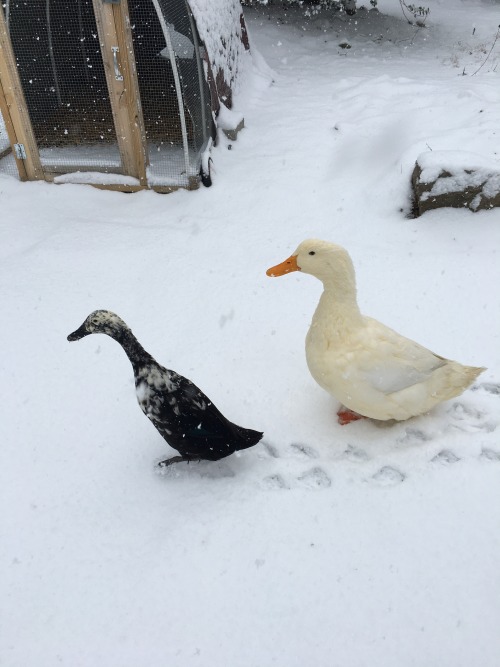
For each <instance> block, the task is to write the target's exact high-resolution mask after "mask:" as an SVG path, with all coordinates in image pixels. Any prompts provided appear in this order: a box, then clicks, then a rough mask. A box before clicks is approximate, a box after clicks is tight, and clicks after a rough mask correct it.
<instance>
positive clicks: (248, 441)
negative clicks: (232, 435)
mask: <svg viewBox="0 0 500 667" xmlns="http://www.w3.org/2000/svg"><path fill="white" fill-rule="evenodd" d="M233 426H234V429H235V431H236V432H237V434H238V436H239V442H238V447H237V449H238V450H240V449H247V448H248V447H253V446H254V445H256V444H257V443H258V442H259V441H260V440H261V438H262V436H263V435H264V434H263V433H261V432H260V431H253V430H252V429H251V428H243V427H242V426H237V425H236V424H233Z"/></svg>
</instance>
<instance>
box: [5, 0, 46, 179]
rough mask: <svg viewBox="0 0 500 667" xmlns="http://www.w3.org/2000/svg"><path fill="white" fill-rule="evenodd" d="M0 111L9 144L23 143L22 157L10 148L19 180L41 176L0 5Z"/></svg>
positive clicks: (39, 163) (34, 143)
mask: <svg viewBox="0 0 500 667" xmlns="http://www.w3.org/2000/svg"><path fill="white" fill-rule="evenodd" d="M0 111H1V112H2V117H3V119H4V121H5V127H6V130H7V134H8V136H9V141H10V144H11V146H12V147H14V146H16V145H19V144H20V145H22V146H24V152H25V157H24V158H21V157H19V156H18V155H17V154H16V153H15V152H14V157H15V160H16V165H17V170H18V172H19V178H20V179H21V181H27V180H30V181H36V180H43V179H44V178H45V176H44V173H43V168H42V164H41V162H40V155H39V153H38V148H37V145H36V140H35V135H34V134H33V129H32V127H31V121H30V118H29V114H28V108H27V106H26V100H25V99H24V93H23V89H22V86H21V81H20V78H19V74H18V72H17V66H16V59H15V57H14V52H13V50H12V44H11V43H10V37H9V31H8V29H7V24H6V22H5V18H4V15H3V11H2V8H1V7H0Z"/></svg>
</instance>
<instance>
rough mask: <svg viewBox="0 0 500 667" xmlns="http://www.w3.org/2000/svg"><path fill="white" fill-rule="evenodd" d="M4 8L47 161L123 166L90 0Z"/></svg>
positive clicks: (64, 166)
mask: <svg viewBox="0 0 500 667" xmlns="http://www.w3.org/2000/svg"><path fill="white" fill-rule="evenodd" d="M5 15H6V22H7V27H8V31H9V34H10V39H11V43H12V47H13V51H14V56H15V59H16V64H17V71H18V74H19V78H20V80H21V86H22V89H23V93H24V97H25V99H26V105H27V108H28V113H29V116H30V119H31V124H32V127H33V133H34V135H35V139H36V142H37V145H38V148H39V151H40V159H41V162H42V165H43V166H44V169H45V168H46V169H47V170H48V171H53V172H67V171H73V170H76V169H80V170H82V169H83V170H85V169H86V170H97V171H99V170H102V171H120V168H121V159H120V153H119V150H118V144H117V140H116V132H115V127H114V122H113V114H112V111H111V104H110V101H109V93H108V87H107V84H106V76H105V73H104V65H103V61H102V56H101V49H100V45H99V37H98V34H97V26H96V21H95V16H94V10H93V6H92V0H77V1H76V2H75V1H74V0H73V1H71V0H30V2H29V3H28V2H12V0H11V2H10V3H8V4H7V5H6V6H5Z"/></svg>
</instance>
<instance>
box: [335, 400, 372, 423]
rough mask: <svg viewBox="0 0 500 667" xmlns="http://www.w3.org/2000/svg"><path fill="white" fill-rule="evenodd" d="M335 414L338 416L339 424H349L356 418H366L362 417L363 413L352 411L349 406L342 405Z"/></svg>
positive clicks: (356, 419)
mask: <svg viewBox="0 0 500 667" xmlns="http://www.w3.org/2000/svg"><path fill="white" fill-rule="evenodd" d="M337 416H338V418H339V424H340V425H341V426H345V425H346V424H350V423H351V422H355V421H358V419H366V417H363V415H358V413H357V412H353V411H352V410H349V408H346V407H345V406H343V405H341V406H340V408H339V410H338V412H337Z"/></svg>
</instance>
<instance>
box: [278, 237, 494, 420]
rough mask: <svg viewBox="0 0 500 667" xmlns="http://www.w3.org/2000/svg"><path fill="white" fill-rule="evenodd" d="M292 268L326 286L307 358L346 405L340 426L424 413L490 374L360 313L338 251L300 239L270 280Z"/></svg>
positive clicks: (350, 270)
mask: <svg viewBox="0 0 500 667" xmlns="http://www.w3.org/2000/svg"><path fill="white" fill-rule="evenodd" d="M291 271H303V272H304V273H310V274H311V275H313V276H316V278H318V279H319V280H321V281H322V283H323V286H324V292H323V294H322V295H321V299H320V301H319V304H318V307H317V308H316V312H315V313H314V316H313V319H312V323H311V327H310V329H309V333H308V334H307V338H306V358H307V365H308V366H309V370H310V371H311V374H312V376H313V378H314V379H315V380H316V382H317V383H318V384H319V385H320V386H321V387H323V389H326V391H328V392H329V393H330V394H332V395H333V396H335V398H337V400H339V401H340V402H341V403H342V406H341V408H340V410H339V412H338V416H339V423H340V424H348V423H349V422H351V421H354V420H356V419H360V418H362V417H370V418H372V419H380V420H388V419H397V420H404V419H409V418H410V417H414V416H416V415H420V414H423V413H425V412H428V411H429V410H430V409H431V408H433V407H434V406H435V405H437V404H438V403H441V402H442V401H446V400H448V399H450V398H453V397H454V396H458V395H459V394H461V393H462V392H463V391H464V389H466V388H467V387H468V386H469V385H470V384H471V383H472V382H473V381H474V379H475V378H476V377H477V376H478V375H479V374H480V373H482V371H484V370H486V369H485V368H474V367H472V366H462V365H461V364H459V363H458V362H456V361H450V360H449V359H445V358H444V357H440V356H439V355H437V354H434V353H433V352H431V351H430V350H427V349H426V348H425V347H422V346H421V345H419V344H418V343H415V342H414V341H412V340H409V339H408V338H405V337H404V336H401V335H400V334H398V333H396V332H395V331H393V330H392V329H389V327H386V326H385V325H383V324H382V323H380V322H378V321H377V320H374V319H372V318H371V317H366V316H364V315H362V314H361V312H360V310H359V307H358V303H357V300H356V277H355V273H354V266H353V263H352V261H351V258H350V257H349V254H348V253H347V251H346V250H345V249H344V248H342V247H341V246H338V245H335V244H333V243H327V242H326V241H319V240H316V239H311V240H307V241H303V242H302V243H301V244H300V245H299V247H298V248H297V250H296V251H295V252H294V253H293V255H292V256H291V257H289V258H288V259H287V260H285V261H284V262H282V263H281V264H278V265H277V266H273V267H272V268H270V269H268V271H267V275H268V276H282V275H284V274H285V273H290V272H291ZM344 406H345V407H344Z"/></svg>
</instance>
